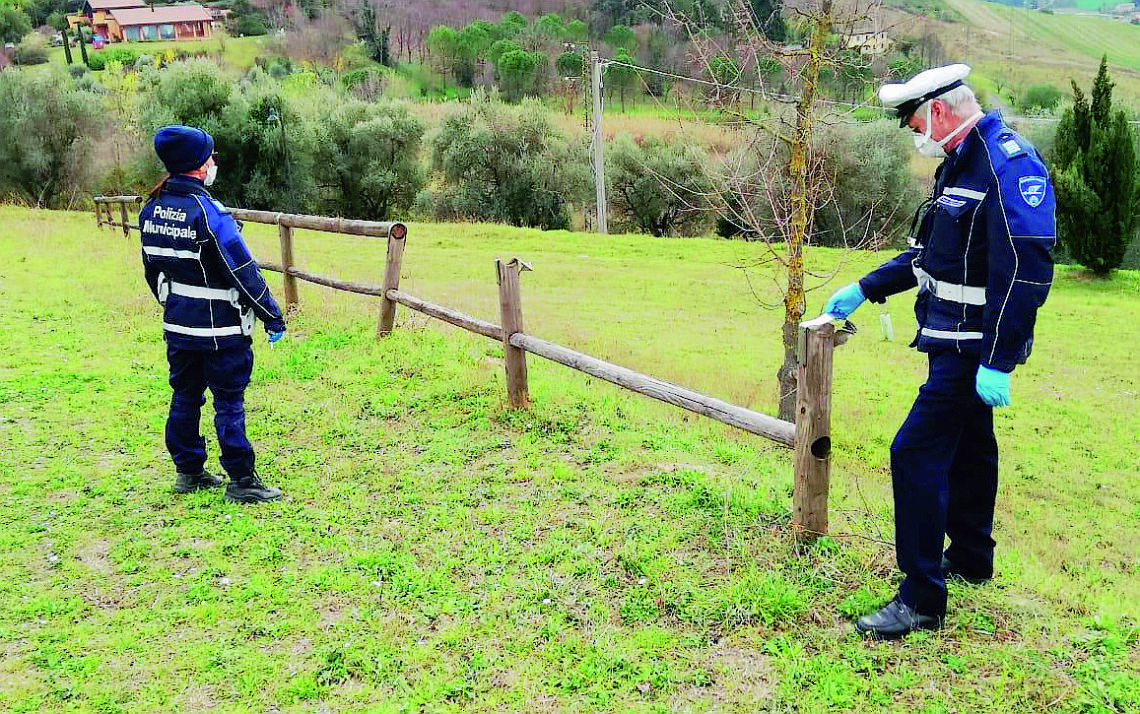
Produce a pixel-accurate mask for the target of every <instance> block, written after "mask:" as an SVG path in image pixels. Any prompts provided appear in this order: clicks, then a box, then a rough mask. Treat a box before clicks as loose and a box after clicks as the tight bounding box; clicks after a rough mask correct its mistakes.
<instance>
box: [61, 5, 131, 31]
mask: <svg viewBox="0 0 1140 714" xmlns="http://www.w3.org/2000/svg"><path fill="white" fill-rule="evenodd" d="M125 7H146V2H144V0H84V2H83V6H82V7H80V8H79V12H77V13H75V14H74V15H68V16H67V26H68V29H75V28H76V27H78V26H79V25H88V26H89V27H90V28H91V32H92V33H93V34H96V35H102V36H103V37H108V38H109V37H110V36H111V35H110V34H108V33H109V32H110V22H111V15H110V12H111V10H116V9H119V8H125Z"/></svg>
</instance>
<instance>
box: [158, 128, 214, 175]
mask: <svg viewBox="0 0 1140 714" xmlns="http://www.w3.org/2000/svg"><path fill="white" fill-rule="evenodd" d="M154 151H155V153H156V154H158V158H159V160H160V161H162V165H163V166H165V167H166V170H167V171H168V172H170V173H171V174H184V173H187V172H188V171H194V170H196V169H199V168H201V167H202V164H204V163H206V159H208V158H210V154H212V153H214V137H212V136H210V135H209V134H207V133H206V132H204V131H202V130H201V129H199V128H197V127H193V126H180V125H174V126H164V127H162V128H161V129H159V130H158V133H156V134H155V135H154Z"/></svg>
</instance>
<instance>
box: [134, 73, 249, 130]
mask: <svg viewBox="0 0 1140 714" xmlns="http://www.w3.org/2000/svg"><path fill="white" fill-rule="evenodd" d="M234 90H235V87H234V84H233V80H231V79H230V78H229V77H228V76H227V75H226V74H225V73H224V72H223V71H222V70H221V68H219V67H218V66H217V65H216V64H213V63H211V62H206V61H201V60H193V61H190V62H185V63H178V64H173V65H171V66H169V67H167V68H165V69H163V70H162V71H161V72H158V73H157V74H156V82H155V85H154V87H153V88H152V89H151V90H150V91H149V96H148V97H147V101H146V102H144V106H146V107H148V111H146V112H144V125H145V126H147V127H149V128H150V129H152V130H153V129H155V128H157V127H158V126H160V125H162V124H164V123H170V122H174V123H178V124H191V125H193V126H200V127H202V128H203V129H206V130H207V131H209V128H208V126H211V125H214V124H216V123H218V121H220V119H221V114H222V111H223V110H224V109H225V108H226V107H227V106H229V103H230V98H231V96H232V95H233V94H234Z"/></svg>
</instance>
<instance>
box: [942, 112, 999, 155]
mask: <svg viewBox="0 0 1140 714" xmlns="http://www.w3.org/2000/svg"><path fill="white" fill-rule="evenodd" d="M1004 127H1005V120H1004V119H1002V116H1001V112H999V111H997V110H996V109H995V110H994V111H992V112H990V113H989V114H986V115H985V116H983V117H982V118H981V119H979V120H978V123H977V124H975V125H974V126H973V128H971V129H970V131H968V132H967V133H966V138H965V139H963V140H962V143H961V144H958V146H956V147H954V150H953V151H951V152H949V153H948V154H947V158H948V160H949V162H950V163H951V164H953V163H954V162H956V161H957V160H958V158H959V157H961V156H966V155H967V154H969V153H970V152H971V151H973V150H974V145H975V144H977V143H978V142H980V141H985V139H984V137H987V136H990V135H992V134H995V133H1000V132H1001V130H1002V129H1003V128H1004Z"/></svg>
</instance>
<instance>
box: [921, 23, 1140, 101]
mask: <svg viewBox="0 0 1140 714" xmlns="http://www.w3.org/2000/svg"><path fill="white" fill-rule="evenodd" d="M945 2H946V4H947V5H948V6H949V7H950V8H952V9H953V10H954V11H955V12H957V13H959V14H960V15H961V16H962V17H964V18H965V24H959V23H954V24H946V23H935V25H934V27H935V29H936V31H937V32H938V34H939V36H940V37H941V38H942V39H943V42H944V43H945V45H946V48H947V55H948V56H947V60H948V61H961V62H967V63H969V64H972V65H974V66H975V68H976V69H977V70H978V71H980V72H982V73H984V74H985V75H987V76H989V77H990V78H991V79H992V80H995V81H997V82H998V83H999V84H1002V85H1007V86H1011V87H1014V88H1018V89H1019V90H1020V89H1023V88H1024V87H1027V86H1029V85H1032V84H1052V85H1053V86H1056V87H1059V88H1061V89H1064V90H1066V91H1067V90H1068V86H1069V79H1070V78H1073V79H1075V80H1077V83H1078V84H1080V85H1081V86H1083V87H1085V90H1086V92H1087V91H1088V88H1089V87H1091V85H1092V78H1093V77H1094V76H1095V75H1096V69H1097V64H1098V63H1099V61H1100V58H1101V55H1105V54H1107V56H1108V64H1109V71H1110V72H1111V73H1112V75H1113V80H1114V81H1115V82H1116V83H1117V87H1116V90H1115V92H1114V97H1115V98H1117V99H1118V100H1120V101H1121V102H1122V103H1128V104H1131V105H1132V106H1134V107H1136V108H1138V109H1140V26H1137V25H1131V24H1128V23H1126V22H1120V21H1117V20H1110V19H1107V18H1102V17H1084V16H1074V15H1063V14H1058V15H1049V14H1046V13H1042V12H1037V11H1033V10H1025V9H1023V8H1019V7H1011V6H1008V5H1001V4H998V3H990V2H982V0H945ZM1011 36H1012V41H1011ZM1011 50H1012V59H1011V57H1010V52H1011Z"/></svg>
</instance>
